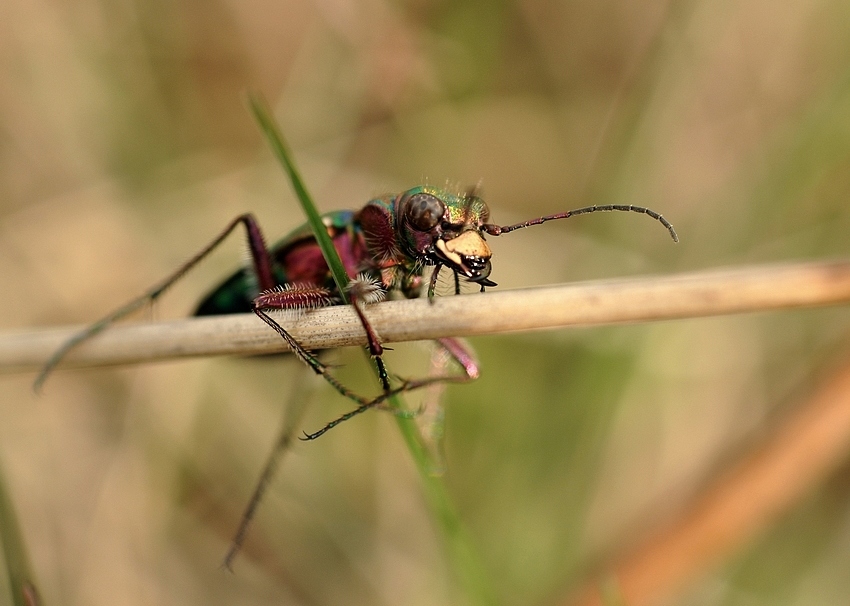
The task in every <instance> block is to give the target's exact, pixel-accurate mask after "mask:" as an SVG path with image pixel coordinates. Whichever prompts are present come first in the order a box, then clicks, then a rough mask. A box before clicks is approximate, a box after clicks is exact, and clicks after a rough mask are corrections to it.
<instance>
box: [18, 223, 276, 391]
mask: <svg viewBox="0 0 850 606" xmlns="http://www.w3.org/2000/svg"><path fill="white" fill-rule="evenodd" d="M240 223H241V224H243V225H244V226H245V231H246V232H247V237H248V247H249V249H250V251H251V259H252V261H253V264H254V271H255V273H256V275H257V281H258V282H259V285H260V288H261V289H263V290H267V289H270V288H272V287H273V286H274V278H273V275H272V265H271V259H270V257H269V253H268V250H267V249H266V245H265V241H264V239H263V233H262V231H261V230H260V226H259V224H258V223H257V220H256V219H255V218H254V215H252V214H250V213H246V214H244V215H239V216H238V217H236V218H235V219H233V220H232V221H231V222H230V223H229V224H228V225H227V227H225V228H224V230H222V232H221V233H220V234H219V235H218V236H216V237H215V238H214V239H213V240H212V241H211V242H210V243H209V244H207V245H206V246H205V247H204V248H202V249H201V250H200V251H199V252H198V253H197V254H196V255H195V256H194V257H192V258H191V259H189V260H188V261H186V262H185V263H184V264H183V265H181V266H180V267H179V268H177V271H175V272H174V273H173V274H171V275H170V276H168V277H167V278H165V279H164V280H162V281H161V282H160V283H159V284H157V285H156V286H154V287H153V288H151V289H150V290H148V291H147V292H146V293H144V294H143V295H141V296H140V297H137V298H135V299H133V300H132V301H130V302H129V303H127V304H126V305H124V306H122V307H119V308H118V309H116V310H115V311H113V312H112V313H110V314H109V315H107V316H104V317H103V318H101V319H100V320H98V321H97V322H95V323H94V324H92V325H91V326H89V327H87V328H86V329H84V330H83V331H82V332H80V333H78V334H76V335H74V336H73V337H71V338H70V339H68V340H67V341H65V343H64V344H63V345H62V346H61V347H60V348H59V349H57V350H56V352H54V354H53V355H52V356H50V359H49V360H48V361H47V363H46V364H45V365H44V368H42V369H41V372H40V373H39V375H38V377H37V378H36V380H35V383H34V384H33V388H34V389H35V391H36V392H38V391H41V388H42V386H43V385H44V382H45V381H46V380H47V377H48V376H49V375H50V373H51V371H52V370H53V369H54V368H56V366H57V365H58V364H59V363H60V362H61V361H62V359H63V358H64V357H65V356H66V355H68V352H70V351H71V350H72V349H74V348H75V347H77V346H78V345H80V344H81V343H83V342H85V341H88V340H89V339H91V338H92V337H94V336H95V335H96V334H98V333H99V332H102V331H103V330H104V329H106V328H108V327H109V326H110V325H112V324H113V323H114V322H117V321H118V320H120V319H121V318H124V317H126V316H128V315H130V314H131V313H133V312H134V311H136V310H137V309H139V308H141V307H142V306H144V305H147V304H150V303H153V302H154V301H156V299H157V298H159V296H160V295H161V294H162V293H164V292H165V291H166V290H167V289H168V288H169V287H171V286H172V285H173V284H174V283H175V282H177V281H178V280H180V278H182V277H183V276H184V275H185V274H186V273H187V272H188V271H189V270H191V269H192V268H193V267H195V265H197V264H198V263H200V262H201V261H203V260H204V259H205V258H206V257H207V256H208V255H209V254H210V253H211V252H213V251H214V250H215V249H216V248H217V247H218V245H219V244H221V243H222V242H223V241H224V240H225V238H227V236H229V235H230V233H231V232H232V231H233V230H234V229H236V227H237V226H238V225H239V224H240Z"/></svg>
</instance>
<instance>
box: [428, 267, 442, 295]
mask: <svg viewBox="0 0 850 606" xmlns="http://www.w3.org/2000/svg"><path fill="white" fill-rule="evenodd" d="M441 267H443V266H442V265H440V264H439V263H437V264H436V265H435V266H434V271H432V272H431V279H430V280H429V281H428V302H429V303H433V302H434V290H435V289H436V288H437V276H439V275H440V268H441Z"/></svg>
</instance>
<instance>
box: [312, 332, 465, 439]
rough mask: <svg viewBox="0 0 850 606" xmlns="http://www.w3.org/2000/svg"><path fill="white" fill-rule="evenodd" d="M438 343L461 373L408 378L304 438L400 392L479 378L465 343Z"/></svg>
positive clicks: (450, 341)
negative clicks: (459, 368)
mask: <svg viewBox="0 0 850 606" xmlns="http://www.w3.org/2000/svg"><path fill="white" fill-rule="evenodd" d="M436 342H437V344H438V345H439V346H440V347H441V348H443V349H444V350H445V351H446V352H447V353H448V355H449V356H450V358H451V359H452V360H454V361H455V362H456V363H457V364H458V365H459V366H460V367H461V370H462V373H461V374H442V375H438V376H429V377H425V378H423V379H407V380H404V381H402V384H401V385H400V386H398V387H395V388H393V389H391V390H389V391H385V392H384V393H383V394H381V395H380V396H378V397H377V398H374V399H373V400H370V401H368V402H365V403H361V404H360V406H358V407H357V408H355V409H354V410H352V411H349V412H347V413H345V414H344V415H341V416H339V417H337V418H336V419H334V420H333V421H331V422H330V423H328V424H327V425H325V426H324V427H322V428H321V429H320V430H318V431H316V432H313V433H307V432H304V435H303V436H302V437H301V439H302V440H315V439H316V438H318V437H319V436H321V435H324V434H325V433H326V432H328V431H330V430H331V429H333V428H334V427H336V426H337V425H339V424H340V423H343V422H345V421H348V420H349V419H351V418H352V417H355V416H357V415H359V414H361V413H363V412H366V411H367V410H370V409H372V408H376V407H378V406H383V405H384V403H385V402H386V401H387V400H388V399H390V398H392V397H393V396H396V395H398V394H401V393H404V392H407V391H413V390H414V389H421V388H423V387H428V386H429V385H434V384H435V383H467V382H469V381H474V380H475V379H477V378H478V376H479V374H480V370H479V368H478V362H477V361H476V360H475V357H474V356H473V355H472V353H471V352H470V351H469V350H468V349H467V348H466V347H465V346H464V344H463V343H462V342H461V341H460V340H459V339H455V338H449V337H447V338H443V339H437V341H436Z"/></svg>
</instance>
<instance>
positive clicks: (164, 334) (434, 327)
mask: <svg viewBox="0 0 850 606" xmlns="http://www.w3.org/2000/svg"><path fill="white" fill-rule="evenodd" d="M847 302H850V261H844V260H841V261H828V262H818V263H801V264H784V265H773V266H754V267H746V268H740V269H725V270H712V271H703V272H695V273H683V274H676V275H671V276H655V277H640V278H630V279H620V280H604V281H595V282H584V283H576V284H569V285H561V286H549V287H542V288H530V289H523V290H515V291H502V292H498V291H495V292H488V293H486V294H484V295H467V296H459V297H439V298H436V299H434V300H433V301H432V302H429V301H427V300H425V299H419V300H411V301H390V302H386V303H381V304H378V305H374V306H370V307H369V308H368V310H367V316H368V318H369V321H370V322H371V323H372V325H373V326H374V328H375V329H376V330H377V332H378V334H379V335H380V336H381V338H382V340H383V341H384V342H385V343H392V342H398V341H415V340H421V339H435V338H438V337H449V336H461V337H462V336H474V335H486V334H496V333H505V332H517V331H527V330H540V329H551V328H560V327H565V326H581V325H600V324H614V323H627V322H644V321H649V320H667V319H673V318H689V317H700V316H713V315H721V314H731V313H740V312H748V311H764V310H770V309H785V308H793V307H814V306H822V305H836V304H840V303H847ZM285 326H286V327H287V329H290V328H291V333H292V335H293V336H294V337H295V338H296V339H297V340H298V341H299V342H300V343H302V344H303V345H304V346H305V347H306V348H308V349H324V348H329V347H339V346H344V345H363V344H365V342H366V339H365V335H364V332H363V327H362V326H361V325H360V323H359V321H358V319H357V316H356V314H355V313H354V311H353V310H352V309H351V308H350V307H348V306H335V307H329V308H324V309H318V310H315V311H311V312H309V313H305V314H304V315H303V316H302V317H300V318H298V319H297V320H295V321H294V322H292V323H289V322H285ZM81 328H82V327H72V328H61V329H55V330H41V331H29V332H20V333H16V334H6V335H4V336H0V372H15V371H30V370H36V369H38V368H40V367H41V366H42V365H43V364H44V363H45V362H46V360H47V359H48V358H49V357H50V355H51V354H52V353H53V352H54V351H56V349H57V348H58V347H59V346H60V345H61V344H62V343H63V342H65V340H67V339H68V338H70V337H71V336H72V335H74V334H75V333H77V332H78V331H79V330H80V329H81ZM284 349H285V346H284V344H283V342H282V340H281V339H280V337H279V336H278V335H277V334H276V333H275V332H273V331H271V330H268V327H267V326H266V325H265V324H264V323H263V322H261V321H260V320H259V319H258V318H256V317H255V316H254V315H253V314H246V315H239V316H227V317H211V318H193V319H186V320H180V321H175V322H163V323H155V324H130V325H120V326H115V327H114V328H111V329H110V330H106V331H104V332H103V333H101V334H98V335H97V336H96V337H94V338H92V339H91V340H90V341H87V342H85V343H83V344H81V345H80V346H79V347H78V348H75V349H74V350H73V351H71V352H70V353H69V354H68V356H67V358H66V359H65V360H64V361H63V363H62V365H63V366H75V367H81V366H101V365H111V364H129V363H135V362H146V361H153V360H165V359H172V358H183V357H191V356H207V355H234V354H238V355H245V354H258V353H269V352H275V351H281V350H284Z"/></svg>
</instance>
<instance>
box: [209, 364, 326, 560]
mask: <svg viewBox="0 0 850 606" xmlns="http://www.w3.org/2000/svg"><path fill="white" fill-rule="evenodd" d="M306 370H307V369H306V368H304V371H306ZM307 378H308V376H307V373H306V372H301V373H298V374H297V375H296V379H295V383H294V385H293V388H292V393H291V394H290V396H289V402H290V404H289V405H288V406H286V407H285V408H284V410H285V411H286V414H285V417H284V419H283V423H282V425H281V429H280V432H279V433H278V436H277V441H276V442H275V444H274V447H273V448H272V451H271V452H270V453H269V457H268V459H267V460H266V464H265V466H264V467H263V471H262V473H261V474H260V478H259V480H257V484H256V485H255V486H254V492H253V493H252V494H251V499H250V500H249V501H248V505H247V506H246V507H245V510H244V512H243V513H242V518H241V520H240V521H239V528H238V529H237V530H236V533H235V534H234V535H233V539H232V540H231V542H230V547H229V548H228V550H227V554H225V556H224V560H223V561H222V564H221V565H222V568H225V569H227V570H232V565H233V560H234V559H235V558H236V555H237V554H238V553H239V550H240V549H241V548H242V544H243V543H244V542H245V537H246V535H247V533H248V528H249V527H250V525H251V521H252V520H253V519H254V514H255V513H256V512H257V507H258V506H259V504H260V501H261V500H262V499H263V496H264V495H265V492H266V489H267V488H268V486H269V483H270V482H271V480H272V478H273V477H274V474H275V472H276V471H277V467H278V464H279V463H280V460H281V457H282V456H283V455H284V454H285V453H286V452H287V451H288V450H289V449H290V448H291V446H292V442H293V438H294V437H295V432H296V429H297V427H298V425H299V423H300V421H301V417H302V416H303V413H304V411H305V410H306V409H307V403H308V401H309V399H310V392H311V390H312V387H311V385H312V382H311V381H307V380H305V379H307Z"/></svg>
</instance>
